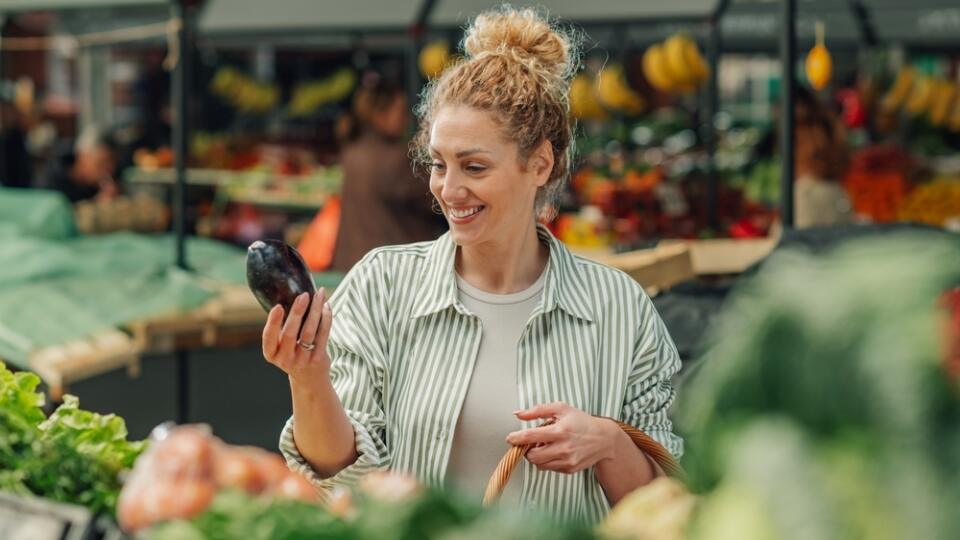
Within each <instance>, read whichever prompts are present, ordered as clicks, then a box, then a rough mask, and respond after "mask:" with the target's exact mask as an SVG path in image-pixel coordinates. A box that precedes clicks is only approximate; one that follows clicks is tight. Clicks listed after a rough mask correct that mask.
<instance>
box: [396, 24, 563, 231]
mask: <svg viewBox="0 0 960 540" xmlns="http://www.w3.org/2000/svg"><path fill="white" fill-rule="evenodd" d="M578 42H579V39H578V38H577V36H576V34H575V33H574V32H573V31H572V30H566V29H561V28H559V27H558V26H557V25H555V24H553V23H551V22H550V20H549V19H548V17H547V16H546V15H545V14H544V13H543V12H542V11H539V10H535V9H532V8H524V9H515V8H512V7H510V6H506V5H505V6H502V7H500V8H498V9H494V10H491V11H487V12H484V13H481V14H480V15H478V16H477V17H476V18H475V19H474V20H473V22H472V23H471V24H470V26H469V27H468V28H467V31H466V36H465V37H464V40H463V43H462V47H461V48H462V49H463V52H464V58H462V59H461V60H460V61H458V62H457V63H456V64H454V65H453V66H451V67H450V68H448V69H447V70H446V71H445V72H444V73H443V74H442V75H441V76H440V77H438V78H437V79H436V80H434V81H433V82H432V83H430V84H429V85H428V86H427V88H426V89H425V90H424V92H423V94H422V96H421V100H420V104H419V105H418V107H417V110H416V114H417V118H418V119H419V129H418V131H417V134H416V136H415V137H414V139H413V142H412V143H411V150H412V152H413V155H414V158H415V159H414V161H415V163H417V164H419V165H421V166H423V165H426V164H428V163H430V161H431V160H430V149H429V146H430V130H431V129H432V126H433V121H434V118H435V117H436V114H437V112H438V111H439V110H440V109H441V108H442V107H444V106H450V105H461V106H468V107H473V108H475V109H479V110H483V111H489V112H491V113H493V115H494V119H495V121H496V123H497V124H498V125H499V127H500V131H501V135H502V136H503V137H504V139H506V140H510V141H513V142H515V143H516V144H517V146H518V149H519V157H520V160H521V164H522V165H524V166H525V165H526V163H527V160H528V159H529V158H530V155H531V154H532V152H533V151H534V150H535V149H536V148H537V147H538V146H539V145H540V144H541V143H543V141H549V142H550V144H551V145H552V147H553V155H554V163H553V170H552V171H551V172H550V178H549V179H548V181H547V183H546V184H545V185H544V186H543V187H541V188H540V190H539V192H538V193H537V198H536V205H535V209H534V210H535V212H536V213H537V214H538V215H541V216H542V217H545V218H549V217H552V216H549V215H545V213H544V210H550V209H552V207H553V206H554V205H553V204H551V205H548V203H555V201H556V199H557V197H558V196H559V195H560V193H561V192H562V190H563V187H564V184H565V182H566V181H567V180H568V178H569V176H570V162H571V161H572V154H573V126H572V122H571V119H570V102H569V90H570V80H571V78H572V77H573V75H574V73H575V72H576V70H577V67H578V63H579V56H578V50H577V46H578ZM421 170H422V169H421Z"/></svg>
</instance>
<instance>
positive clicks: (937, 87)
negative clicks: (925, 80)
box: [930, 79, 957, 127]
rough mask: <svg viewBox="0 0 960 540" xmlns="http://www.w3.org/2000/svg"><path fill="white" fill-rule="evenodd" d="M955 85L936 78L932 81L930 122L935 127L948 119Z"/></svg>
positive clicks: (944, 123) (954, 94)
mask: <svg viewBox="0 0 960 540" xmlns="http://www.w3.org/2000/svg"><path fill="white" fill-rule="evenodd" d="M956 95H957V87H956V85H954V84H952V83H951V82H950V81H947V80H944V79H938V80H936V81H934V82H933V97H932V98H931V100H930V101H931V105H930V123H931V124H932V125H934V126H936V127H944V126H945V125H947V121H948V120H949V119H950V113H951V112H952V111H953V105H954V101H955V99H956Z"/></svg>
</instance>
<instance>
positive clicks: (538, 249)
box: [456, 222, 550, 294]
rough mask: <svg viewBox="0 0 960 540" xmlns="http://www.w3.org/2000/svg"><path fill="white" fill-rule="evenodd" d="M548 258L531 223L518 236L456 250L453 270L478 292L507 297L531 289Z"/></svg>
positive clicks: (547, 252) (548, 254)
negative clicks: (505, 295) (454, 268)
mask: <svg viewBox="0 0 960 540" xmlns="http://www.w3.org/2000/svg"><path fill="white" fill-rule="evenodd" d="M549 258H550V248H549V247H547V246H545V245H543V244H541V243H540V239H539V237H538V236H537V227H536V224H535V223H533V222H531V223H530V226H529V227H528V228H527V230H526V231H524V233H523V234H521V235H518V236H514V237H509V238H503V239H502V240H497V241H491V242H487V243H484V244H478V245H476V246H467V247H460V248H457V258H456V269H457V273H458V274H460V277H462V278H463V279H464V280H466V282H467V283H469V284H470V285H473V286H474V287H477V288H478V289H480V290H482V291H487V292H490V293H494V294H511V293H515V292H520V291H523V290H526V289H527V288H529V287H530V286H531V285H533V284H534V283H535V282H536V281H537V279H538V278H539V277H540V275H541V274H542V273H543V269H544V267H546V265H547V260H548V259H549Z"/></svg>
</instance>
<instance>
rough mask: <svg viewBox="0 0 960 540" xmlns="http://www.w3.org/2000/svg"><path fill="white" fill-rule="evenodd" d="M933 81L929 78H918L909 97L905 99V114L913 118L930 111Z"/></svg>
mask: <svg viewBox="0 0 960 540" xmlns="http://www.w3.org/2000/svg"><path fill="white" fill-rule="evenodd" d="M934 86H935V84H934V80H933V79H932V78H931V77H920V78H918V79H917V81H916V82H915V83H913V89H912V90H911V91H910V97H909V98H908V99H907V104H906V109H907V112H908V113H910V114H911V115H913V116H922V115H923V114H924V113H926V112H927V111H928V110H929V109H930V105H931V104H932V103H933V91H934Z"/></svg>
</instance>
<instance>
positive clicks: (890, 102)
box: [880, 67, 918, 112]
mask: <svg viewBox="0 0 960 540" xmlns="http://www.w3.org/2000/svg"><path fill="white" fill-rule="evenodd" d="M917 78H918V77H917V70H916V69H914V68H912V67H907V68H904V69H902V70H900V73H897V79H896V80H895V81H894V82H893V86H891V87H890V90H889V91H888V92H887V94H886V95H885V96H883V100H882V101H881V102H880V106H881V107H882V108H883V110H884V111H886V112H895V111H896V110H898V109H899V108H900V107H902V106H903V104H904V103H905V102H906V101H907V98H908V97H910V91H911V90H912V89H913V83H914V81H916V80H917Z"/></svg>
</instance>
